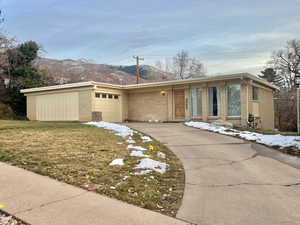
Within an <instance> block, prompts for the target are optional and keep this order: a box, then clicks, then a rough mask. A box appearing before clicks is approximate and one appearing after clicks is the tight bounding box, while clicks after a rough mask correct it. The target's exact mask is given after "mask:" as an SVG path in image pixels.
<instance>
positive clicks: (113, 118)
mask: <svg viewBox="0 0 300 225" xmlns="http://www.w3.org/2000/svg"><path fill="white" fill-rule="evenodd" d="M94 109H95V111H96V112H100V113H101V117H102V118H101V119H103V120H105V121H107V122H122V115H121V103H120V95H119V94H114V93H108V92H96V93H95V106H94Z"/></svg>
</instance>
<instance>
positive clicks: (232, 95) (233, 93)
mask: <svg viewBox="0 0 300 225" xmlns="http://www.w3.org/2000/svg"><path fill="white" fill-rule="evenodd" d="M240 93H241V86H240V85H239V84H232V85H229V86H228V103H227V104H228V116H240V115H241V94H240Z"/></svg>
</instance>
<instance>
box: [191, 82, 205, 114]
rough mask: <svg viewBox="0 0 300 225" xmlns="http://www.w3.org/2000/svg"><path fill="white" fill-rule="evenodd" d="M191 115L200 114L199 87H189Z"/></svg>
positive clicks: (200, 95) (200, 94)
mask: <svg viewBox="0 0 300 225" xmlns="http://www.w3.org/2000/svg"><path fill="white" fill-rule="evenodd" d="M191 107H192V117H200V116H202V92H201V89H200V88H191Z"/></svg>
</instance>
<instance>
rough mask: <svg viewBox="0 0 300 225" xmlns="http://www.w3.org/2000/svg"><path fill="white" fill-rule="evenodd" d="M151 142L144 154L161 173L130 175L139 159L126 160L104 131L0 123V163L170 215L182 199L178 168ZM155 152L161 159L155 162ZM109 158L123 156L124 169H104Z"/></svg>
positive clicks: (122, 149) (123, 147)
mask: <svg viewBox="0 0 300 225" xmlns="http://www.w3.org/2000/svg"><path fill="white" fill-rule="evenodd" d="M133 138H134V140H135V141H136V142H137V144H136V145H140V146H144V147H146V148H148V147H149V146H148V145H149V143H148V144H145V143H142V141H141V140H140V136H139V135H135V136H134V137H133ZM118 142H122V143H123V144H117V143H118ZM151 144H152V145H153V146H154V150H147V151H146V154H147V155H149V156H151V158H153V159H156V160H159V161H164V162H167V163H168V164H169V169H168V171H167V173H165V174H159V173H156V172H153V173H151V174H147V175H143V176H141V175H132V174H131V173H132V172H136V170H134V169H133V168H134V166H135V165H136V164H137V163H138V161H139V158H137V157H130V156H129V153H130V151H129V150H128V149H127V145H126V144H125V142H124V139H123V138H122V137H119V136H116V135H114V134H112V133H111V132H109V131H106V130H104V129H100V128H96V127H91V126H86V125H83V124H80V123H46V122H30V121H3V120H0V161H4V162H8V163H10V164H12V165H16V166H19V167H22V168H25V169H28V170H31V171H33V172H36V173H39V174H42V175H46V176H50V177H52V178H55V179H57V180H60V181H63V182H66V183H69V184H73V185H76V186H79V187H82V188H85V189H87V190H90V191H95V192H98V193H101V194H105V195H108V196H110V197H114V198H117V199H120V200H123V201H126V202H129V203H132V204H135V205H138V206H141V207H144V208H148V209H151V210H155V211H159V212H162V213H164V214H167V215H171V216H175V215H176V212H177V210H178V208H179V205H180V201H181V198H182V195H183V188H184V186H183V185H184V171H183V167H182V165H181V163H180V161H179V160H178V159H177V158H176V157H175V155H174V154H173V153H172V152H171V151H169V150H168V149H167V148H166V147H165V146H163V145H161V144H160V143H158V142H156V141H153V142H151ZM157 151H161V152H163V153H165V154H166V155H167V157H166V159H161V158H158V157H157ZM115 158H124V162H125V165H124V166H108V164H109V163H110V162H111V161H112V160H113V159H115ZM127 176H128V178H127V179H126V177H127Z"/></svg>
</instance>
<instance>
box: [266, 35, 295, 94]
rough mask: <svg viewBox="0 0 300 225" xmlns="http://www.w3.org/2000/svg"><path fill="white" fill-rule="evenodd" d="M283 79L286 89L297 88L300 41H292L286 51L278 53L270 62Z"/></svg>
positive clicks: (275, 53)
mask: <svg viewBox="0 0 300 225" xmlns="http://www.w3.org/2000/svg"><path fill="white" fill-rule="evenodd" d="M269 64H271V65H272V67H273V68H274V70H275V71H276V74H278V75H279V76H281V77H282V80H283V83H284V84H283V85H284V86H285V87H286V88H289V89H291V88H294V87H295V76H296V75H300V40H296V39H294V40H290V41H288V42H287V44H286V46H285V48H284V49H282V50H279V51H276V52H274V53H273V55H272V60H271V61H270V62H269Z"/></svg>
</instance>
